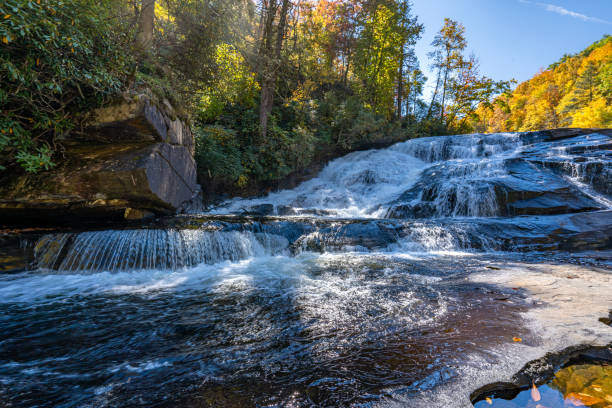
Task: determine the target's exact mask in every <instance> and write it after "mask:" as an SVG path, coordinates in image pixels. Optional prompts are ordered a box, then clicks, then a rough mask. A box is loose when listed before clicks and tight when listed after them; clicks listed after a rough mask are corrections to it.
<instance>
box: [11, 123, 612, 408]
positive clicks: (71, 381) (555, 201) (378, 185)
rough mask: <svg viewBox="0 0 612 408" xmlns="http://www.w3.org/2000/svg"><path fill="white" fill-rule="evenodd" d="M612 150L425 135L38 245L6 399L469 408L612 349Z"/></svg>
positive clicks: (17, 307) (21, 299) (20, 294)
mask: <svg viewBox="0 0 612 408" xmlns="http://www.w3.org/2000/svg"><path fill="white" fill-rule="evenodd" d="M611 147H612V140H611V138H610V137H609V136H607V135H605V134H600V133H593V134H590V135H586V136H577V137H568V138H559V139H555V138H553V137H551V136H550V135H548V134H546V133H528V134H494V135H466V136H448V137H435V138H424V139H415V140H410V141H407V142H404V143H399V144H396V145H394V146H392V147H390V148H387V149H381V150H371V151H363V152H356V153H352V154H349V155H347V156H345V157H342V158H340V159H337V160H334V161H332V162H330V163H329V164H328V165H327V167H325V169H324V170H323V171H322V172H321V173H320V174H319V175H318V177H316V178H314V179H312V180H310V181H307V182H305V183H303V184H302V185H300V186H298V187H296V188H295V189H293V190H286V191H281V192H276V193H272V194H270V195H268V196H266V197H261V198H256V199H235V200H230V201H227V202H225V203H222V204H220V205H219V206H217V207H215V208H212V209H210V211H209V212H207V213H205V214H190V215H184V216H177V217H172V218H169V219H163V220H157V221H155V222H153V223H150V224H147V225H143V226H142V227H139V228H131V229H114V230H95V231H94V230H92V231H79V232H75V231H56V232H50V233H47V234H39V235H38V236H36V237H33V238H30V239H25V238H24V239H23V242H22V247H23V248H25V250H27V251H29V252H30V253H31V257H32V263H31V266H30V267H29V268H28V270H26V271H20V272H16V273H4V274H2V273H0V327H1V328H2V329H1V330H0V406H2V407H4V406H7V407H25V406H27V407H176V406H181V407H251V406H258V407H259V406H261V407H302V406H304V407H306V406H325V407H336V406H354V407H378V406H380V407H389V406H392V407H395V406H398V407H400V406H406V407H471V406H472V404H471V402H470V399H469V398H470V393H471V392H472V391H473V390H475V389H476V388H478V387H480V386H483V385H485V384H487V383H490V382H493V381H504V380H507V379H508V378H509V377H510V376H511V375H512V374H514V373H515V372H516V371H518V370H519V369H520V368H521V367H522V366H523V365H524V364H525V363H527V362H528V361H529V360H531V359H535V358H539V357H541V356H543V355H544V354H545V353H546V352H549V351H558V350H561V349H563V348H565V347H568V346H571V345H575V344H592V345H606V344H609V343H612V328H610V327H609V326H606V325H604V324H602V323H600V322H599V321H598V319H599V318H601V317H603V316H606V315H607V314H608V312H609V310H610V309H612V274H611V272H612V253H611V252H610V251H611V250H612V152H611V150H610V148H611ZM0 251H1V249H0Z"/></svg>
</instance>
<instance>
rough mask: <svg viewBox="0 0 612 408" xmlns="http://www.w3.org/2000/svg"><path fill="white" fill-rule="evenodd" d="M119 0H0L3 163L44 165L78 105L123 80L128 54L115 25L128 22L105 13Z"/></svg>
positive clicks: (95, 100) (87, 104)
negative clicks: (100, 0)
mask: <svg viewBox="0 0 612 408" xmlns="http://www.w3.org/2000/svg"><path fill="white" fill-rule="evenodd" d="M118 4H120V3H119V1H118V0H111V1H108V2H104V4H100V3H99V2H97V1H94V0H65V1H63V0H45V1H44V2H43V1H31V0H30V1H28V0H5V1H3V3H2V5H0V16H2V17H0V38H2V41H3V43H4V45H5V46H3V47H0V85H1V87H0V89H2V92H1V93H0V111H1V112H2V113H1V115H2V117H1V118H2V119H1V120H0V126H1V127H0V130H2V131H4V132H3V134H4V135H5V136H4V137H5V138H8V139H10V141H9V142H6V141H5V142H4V145H5V147H4V148H3V149H2V153H3V154H2V156H1V157H0V165H1V166H4V167H7V166H11V165H15V164H17V165H20V166H21V167H23V168H24V169H25V170H26V171H28V172H35V171H37V170H39V169H49V168H50V167H51V166H52V162H51V157H52V155H53V151H52V149H51V148H50V147H49V146H51V145H53V141H54V139H55V138H56V137H57V136H59V135H61V134H63V133H65V132H67V131H69V130H70V129H71V128H72V127H74V126H75V124H76V123H77V121H78V116H79V113H81V112H83V111H87V110H89V109H91V108H93V107H96V106H98V105H99V103H100V102H101V100H103V99H104V98H105V96H107V95H110V94H112V93H115V92H118V91H119V90H120V89H121V88H122V86H123V83H124V80H125V79H124V78H125V75H126V73H127V71H128V69H127V67H128V65H129V63H130V57H129V49H128V47H127V44H126V43H125V41H122V40H121V39H122V37H121V36H120V35H118V33H120V32H122V31H125V30H129V29H127V27H118V26H117V25H118V24H121V22H120V20H116V19H112V18H110V17H111V13H112V12H116V11H117V5H118ZM121 7H124V6H121ZM7 126H9V127H7ZM11 128H12V129H13V133H11V132H10V129H11ZM16 129H22V130H23V131H21V132H19V134H18V133H17V132H15V130H16Z"/></svg>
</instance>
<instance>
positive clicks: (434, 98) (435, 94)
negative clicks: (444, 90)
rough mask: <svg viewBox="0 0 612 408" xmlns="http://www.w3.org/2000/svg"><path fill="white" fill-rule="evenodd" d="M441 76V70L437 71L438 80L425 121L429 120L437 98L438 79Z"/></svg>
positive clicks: (437, 80)
mask: <svg viewBox="0 0 612 408" xmlns="http://www.w3.org/2000/svg"><path fill="white" fill-rule="evenodd" d="M441 76H442V68H440V69H439V70H438V78H437V79H436V89H435V90H434V93H433V95H432V97H431V103H430V104H429V109H428V110H427V119H429V118H431V111H432V109H433V104H434V102H435V101H436V96H438V89H439V88H440V77H441Z"/></svg>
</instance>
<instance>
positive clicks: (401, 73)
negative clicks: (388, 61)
mask: <svg viewBox="0 0 612 408" xmlns="http://www.w3.org/2000/svg"><path fill="white" fill-rule="evenodd" d="M403 80H404V50H403V49H402V53H401V56H400V64H399V73H398V78H397V117H398V118H399V119H401V118H402V92H404V90H403V86H404V83H403Z"/></svg>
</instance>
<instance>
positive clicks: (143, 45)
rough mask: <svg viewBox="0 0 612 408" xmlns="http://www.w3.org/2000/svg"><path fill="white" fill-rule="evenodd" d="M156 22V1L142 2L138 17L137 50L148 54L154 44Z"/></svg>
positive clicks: (143, 0) (145, 0)
mask: <svg viewBox="0 0 612 408" xmlns="http://www.w3.org/2000/svg"><path fill="white" fill-rule="evenodd" d="M154 22H155V0H142V6H141V7H140V15H139V16H138V32H137V34H136V49H137V50H138V51H141V52H146V51H147V50H148V49H149V48H150V47H151V45H152V44H153V27H154Z"/></svg>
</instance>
